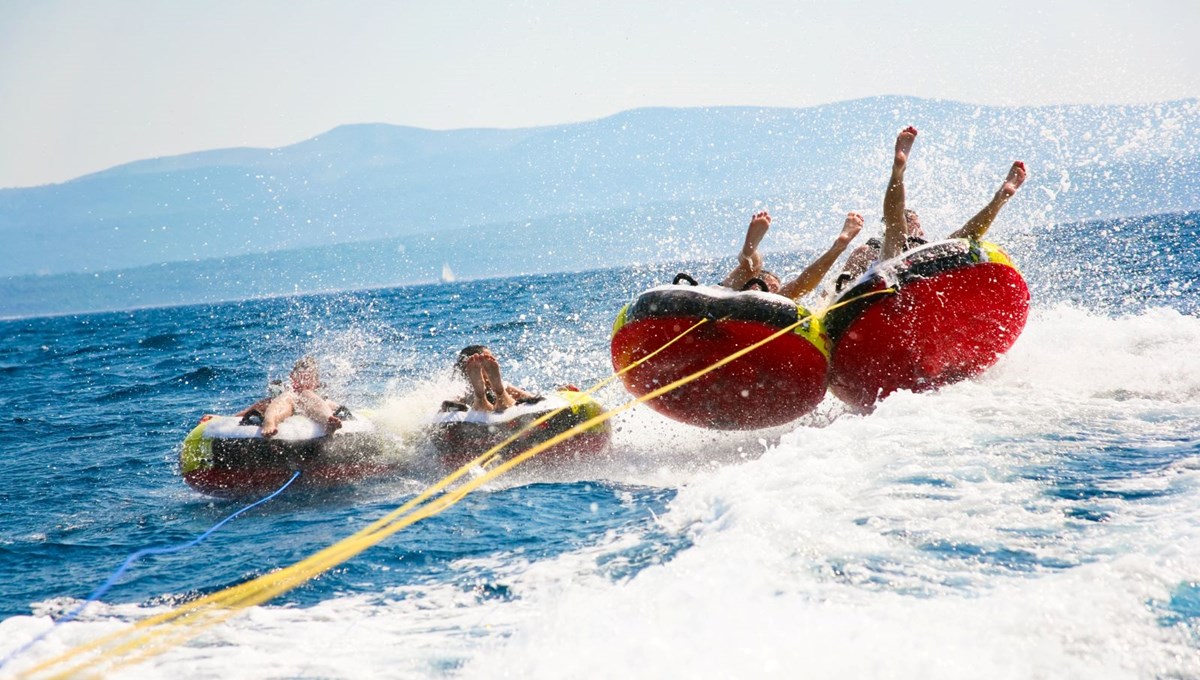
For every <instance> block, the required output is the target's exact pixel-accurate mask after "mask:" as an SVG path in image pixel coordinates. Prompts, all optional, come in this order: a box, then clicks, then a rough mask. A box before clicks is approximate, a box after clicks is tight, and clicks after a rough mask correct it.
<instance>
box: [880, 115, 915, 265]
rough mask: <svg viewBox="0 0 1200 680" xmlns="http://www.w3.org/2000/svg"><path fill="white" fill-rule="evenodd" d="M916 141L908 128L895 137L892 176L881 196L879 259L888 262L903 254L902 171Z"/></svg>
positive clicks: (906, 225)
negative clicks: (881, 230)
mask: <svg viewBox="0 0 1200 680" xmlns="http://www.w3.org/2000/svg"><path fill="white" fill-rule="evenodd" d="M916 139H917V129H916V128H915V127H912V126H909V127H906V128H904V129H903V130H901V131H900V134H899V135H897V136H896V157H895V159H894V160H893V161H892V176H891V178H889V179H888V186H887V191H886V192H885V193H884V195H883V225H884V227H883V248H882V249H881V251H880V253H879V259H881V260H890V259H892V258H893V257H896V256H897V255H900V254H901V253H903V252H904V244H905V242H906V240H907V239H906V237H907V236H908V224H907V223H906V222H905V219H904V170H905V168H906V167H907V166H908V154H909V152H910V151H912V146H913V142H914V141H916Z"/></svg>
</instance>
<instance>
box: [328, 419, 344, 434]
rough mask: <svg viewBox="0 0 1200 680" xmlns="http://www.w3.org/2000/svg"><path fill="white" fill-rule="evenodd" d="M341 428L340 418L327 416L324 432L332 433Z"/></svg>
mask: <svg viewBox="0 0 1200 680" xmlns="http://www.w3.org/2000/svg"><path fill="white" fill-rule="evenodd" d="M340 429H342V419H341V418H338V417H337V416H329V420H326V421H325V434H333V433H334V432H337V431H338V430H340Z"/></svg>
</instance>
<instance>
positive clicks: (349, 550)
mask: <svg viewBox="0 0 1200 680" xmlns="http://www.w3.org/2000/svg"><path fill="white" fill-rule="evenodd" d="M890 292H894V291H893V290H892V289H890V288H889V289H885V290H879V291H873V292H870V293H866V294H864V295H860V296H858V297H855V298H853V299H851V300H845V301H843V302H839V303H837V304H836V305H833V306H831V307H829V308H827V309H826V310H824V311H825V312H828V311H829V310H831V309H834V308H836V307H840V306H842V305H845V304H849V303H851V302H854V301H856V300H858V299H861V298H863V297H867V296H871V295H880V294H885V293H890ZM813 316H814V315H812V314H809V315H807V316H804V317H801V318H799V319H797V320H796V321H795V322H794V323H792V324H791V325H789V326H787V327H786V328H781V329H779V330H778V331H776V332H775V333H773V334H771V335H769V336H767V337H766V338H763V339H762V340H759V341H758V342H755V343H753V344H751V345H748V346H746V347H744V348H742V349H740V350H738V351H736V352H734V353H732V354H730V355H728V356H726V357H725V358H723V359H720V360H719V361H717V362H715V363H713V364H711V365H709V366H707V367H706V368H703V369H701V370H699V371H697V372H695V373H692V374H690V375H687V376H684V377H682V378H680V379H678V380H676V381H674V382H671V383H669V384H666V385H663V386H662V387H659V388H657V389H655V390H653V391H651V392H649V393H647V394H644V395H642V396H640V397H637V398H636V399H632V400H630V401H627V402H625V403H624V404H622V405H620V406H618V407H616V408H614V409H611V410H608V411H605V412H603V413H600V414H599V415H596V416H594V417H592V418H590V419H588V420H586V421H584V422H582V423H579V424H577V425H575V426H574V427H572V428H570V429H568V430H565V431H563V432H561V433H559V434H557V435H554V436H553V437H551V438H549V439H547V440H545V441H543V442H541V443H539V444H537V445H536V446H533V447H530V448H529V449H527V450H525V451H522V452H521V453H519V454H517V455H515V456H513V457H512V458H509V459H507V460H505V461H503V462H502V463H500V464H499V465H497V466H496V467H494V468H492V469H490V470H487V471H486V472H484V473H483V474H482V475H480V476H478V477H476V478H474V479H472V480H469V481H467V482H464V483H463V484H461V485H459V486H457V487H456V488H454V489H453V490H451V491H448V492H447V493H445V494H443V495H441V496H439V497H438V498H435V499H433V500H429V499H430V498H431V497H432V496H434V495H435V494H437V493H438V492H440V491H443V490H445V489H447V488H448V487H449V486H450V485H451V484H453V483H454V482H455V481H457V480H458V479H460V478H462V477H463V476H464V475H466V474H467V472H469V471H470V470H471V469H473V468H474V467H475V466H478V465H480V464H482V463H485V462H487V463H490V462H492V461H493V459H495V457H496V455H497V454H498V452H499V451H501V450H503V449H504V447H506V446H508V445H509V444H511V443H513V442H514V441H516V440H517V439H519V438H520V437H522V436H524V435H525V434H526V433H527V432H529V431H530V430H531V429H533V428H535V427H537V426H538V425H540V424H541V423H544V422H546V421H547V420H549V419H550V418H552V417H554V416H555V415H557V414H558V413H560V412H562V411H563V410H564V409H565V408H568V407H563V408H560V409H557V410H555V411H552V412H550V413H547V414H545V415H543V416H541V417H539V418H538V419H536V420H535V421H533V422H532V423H530V424H529V425H528V426H526V427H525V428H523V429H522V430H521V431H519V432H517V433H515V434H513V435H511V436H510V437H508V438H507V439H505V440H504V441H502V442H500V443H499V444H497V445H496V446H493V447H492V448H491V449H488V450H487V451H485V452H483V453H482V454H480V455H479V456H477V457H475V458H474V459H473V460H471V461H470V462H468V463H466V464H465V465H463V466H462V467H460V468H458V469H457V470H455V471H454V472H452V473H450V474H449V475H447V476H446V477H445V478H443V479H442V480H440V481H438V482H437V483H435V484H433V485H432V486H430V487H429V488H427V489H425V490H424V491H422V492H421V493H420V494H418V495H417V496H415V497H414V498H412V499H411V500H409V501H408V502H406V503H404V504H403V505H401V506H400V507H399V508H397V509H395V510H393V511H391V512H389V513H388V514H386V515H384V516H383V517H381V518H379V519H378V520H375V521H374V522H372V523H371V524H369V525H368V526H366V527H364V528H363V529H361V530H359V531H358V532H356V533H354V534H352V535H351V536H348V537H347V538H344V539H342V540H341V541H338V542H337V543H335V544H333V545H331V546H329V547H327V548H324V549H322V550H320V551H318V552H316V553H314V554H313V555H311V556H309V557H307V558H305V559H303V560H301V561H299V562H296V563H295V564H293V565H291V566H288V567H285V568H283V569H280V570H278V571H276V572H273V573H270V574H265V575H263V576H260V577H258V578H255V579H252V580H250V581H247V582H245V583H242V584H239V585H236V586H233V587H230V588H226V589H225V590H222V591H218V592H216V593H212V594H210V595H207V596H205V597H202V598H199V599H197V600H194V601H192V602H189V603H187V604H184V605H181V606H179V607H177V608H175V609H173V610H171V611H168V612H164V613H162V614H158V615H155V616H152V617H149V618H146V619H143V620H142V621H139V622H137V623H135V624H133V625H132V626H130V627H129V628H127V629H125V630H121V631H117V632H114V633H110V634H108V635H105V636H102V637H100V638H98V639H96V640H93V641H91V642H87V643H84V644H82V645H79V646H77V647H74V648H72V649H70V650H67V651H66V652H64V653H62V654H60V655H58V656H56V657H53V658H51V659H48V660H46V661H43V662H42V663H40V664H38V665H37V666H34V667H33V668H30V669H29V670H28V671H26V673H27V674H29V675H31V676H32V675H34V674H40V673H52V675H51V676H50V677H55V678H59V677H74V676H77V675H79V674H81V673H84V672H91V673H96V674H100V673H104V672H106V671H111V670H115V669H117V668H122V667H124V666H128V665H133V664H136V663H140V662H141V661H143V660H145V659H147V658H150V657H151V656H154V655H155V654H158V653H160V652H163V651H165V650H167V649H170V648H171V647H174V646H177V645H179V644H183V643H186V642H187V641H188V640H190V639H192V638H194V637H196V636H197V635H199V634H201V633H202V632H203V631H204V630H206V629H208V628H210V627H211V626H214V625H217V624H219V623H221V622H222V621H225V620H226V619H228V618H229V617H231V616H233V615H234V614H236V613H237V612H238V610H241V609H244V608H246V607H252V606H255V605H258V604H262V603H264V602H267V601H269V600H271V599H273V598H275V597H277V596H279V595H281V594H283V593H285V592H288V591H289V590H292V589H293V588H296V587H297V586H299V585H301V584H303V583H305V582H307V581H309V580H310V579H312V578H314V577H316V576H318V575H320V574H322V573H324V572H326V571H328V570H329V569H332V568H333V567H335V566H337V565H339V564H342V563H343V562H345V561H347V560H349V559H351V558H353V557H355V556H356V555H358V554H360V553H362V552H363V551H365V550H367V549H368V548H371V547H373V546H375V545H377V544H379V543H380V542H382V541H383V540H384V539H386V538H388V537H389V536H391V535H392V534H395V533H396V532H398V531H400V530H401V529H404V528H405V527H408V526H409V525H412V524H414V523H416V522H419V521H421V520H422V519H426V518H428V517H432V516H434V515H436V514H438V513H440V512H442V511H443V510H446V509H447V508H449V507H451V506H453V505H454V504H456V503H458V502H459V501H460V500H462V499H463V498H464V497H466V496H467V495H468V494H469V493H471V492H472V491H474V490H476V489H478V488H479V487H480V486H483V485H484V484H486V483H488V482H490V481H492V480H493V479H496V478H497V477H499V476H501V475H503V474H505V473H507V472H508V471H509V470H511V469H512V468H514V467H516V466H517V465H520V464H521V463H523V462H525V461H526V460H529V459H530V458H533V457H534V456H536V455H538V454H540V453H542V452H543V451H545V450H547V449H549V448H551V447H553V446H555V445H557V444H559V443H561V442H564V441H566V440H568V439H570V438H572V437H574V436H575V435H577V434H579V433H581V432H585V431H587V430H589V429H591V428H592V427H595V426H597V425H599V424H601V423H604V422H606V421H608V420H609V419H611V418H613V417H614V416H616V415H617V414H619V413H623V412H625V411H627V410H629V409H630V408H633V407H634V406H636V405H637V404H640V403H645V402H647V401H650V400H651V399H656V398H658V397H660V396H662V395H664V394H667V393H668V392H671V391H672V390H675V389H678V388H679V387H682V386H684V385H686V384H688V383H690V382H692V381H694V380H697V379H699V378H701V377H703V376H705V375H707V374H708V373H711V372H712V371H715V370H717V369H718V368H721V367H722V366H725V365H726V364H728V363H730V362H732V361H735V360H737V359H739V358H741V357H742V356H745V355H746V354H749V353H750V352H752V351H754V350H756V349H758V348H759V347H762V346H763V345H765V344H767V343H769V342H771V341H772V340H775V339H776V338H779V337H781V336H783V335H786V334H787V333H790V332H792V331H793V330H794V329H796V328H797V327H798V326H800V325H801V324H803V323H805V322H806V321H808V320H810V319H811V318H813ZM706 321H707V319H701V320H700V321H698V322H696V323H695V324H694V325H692V326H691V327H689V328H687V329H686V330H684V331H683V332H681V333H680V334H679V335H677V336H675V337H674V338H672V339H671V340H670V341H668V342H667V343H666V344H664V345H663V346H662V347H659V348H658V349H656V350H655V351H653V352H651V353H649V354H647V355H646V356H644V357H642V358H641V359H638V360H637V361H634V362H632V363H630V364H629V365H628V366H626V367H625V368H624V369H622V370H620V371H618V372H617V373H614V374H613V375H610V376H608V377H607V378H605V379H604V380H602V381H600V382H599V383H597V384H596V385H594V386H592V387H590V388H588V389H587V390H585V391H584V392H583V393H584V394H591V393H593V392H595V391H596V390H598V389H600V388H602V387H604V386H605V385H608V384H609V383H611V382H612V381H613V380H615V379H617V378H618V377H620V376H621V375H623V374H624V373H626V372H628V371H630V370H632V369H634V368H636V367H637V366H639V365H641V364H642V363H645V362H646V361H648V360H650V359H651V358H652V357H654V356H655V355H657V354H658V353H660V352H662V351H663V350H665V349H666V348H667V347H670V346H671V345H672V344H674V343H675V342H677V341H679V340H680V339H681V338H683V337H684V336H686V335H687V334H689V333H691V332H692V331H694V330H695V329H696V328H698V327H700V326H701V325H702V324H704V323H706ZM425 501H428V502H425ZM142 631H144V632H142ZM155 642H157V644H153V643H155ZM135 652H136V653H135ZM81 655H89V656H88V657H87V658H84V659H82V660H79V661H78V662H76V663H75V664H74V665H71V666H69V667H66V668H62V666H63V665H64V664H67V662H69V661H71V660H72V659H75V658H76V657H79V656H81ZM106 662H107V665H105V664H106Z"/></svg>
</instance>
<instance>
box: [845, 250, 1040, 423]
mask: <svg viewBox="0 0 1200 680" xmlns="http://www.w3.org/2000/svg"><path fill="white" fill-rule="evenodd" d="M889 288H892V289H895V291H894V292H891V293H884V294H876V295H872V293H878V292H880V291H885V290H887V289H889ZM864 295H865V296H866V297H861V299H858V300H855V301H854V302H851V303H849V304H847V305H845V306H843V307H839V308H837V309H832V310H830V311H829V312H827V313H826V314H825V316H824V323H825V329H826V331H827V332H828V334H829V337H830V340H831V341H832V343H833V352H832V354H831V358H830V378H829V387H830V391H832V392H833V393H834V395H836V396H837V397H838V398H839V399H841V400H842V401H844V402H846V403H847V404H849V405H850V406H852V407H854V408H856V409H860V410H869V409H870V408H872V407H873V405H874V404H875V403H876V402H877V401H878V400H880V399H882V398H884V397H886V396H887V395H889V394H891V393H892V392H895V391H897V390H911V391H924V390H929V389H936V388H938V387H941V386H943V385H947V384H951V383H954V382H958V381H960V380H964V379H966V378H970V377H972V376H975V375H978V374H980V373H982V372H983V371H985V370H987V369H988V368H989V367H991V366H992V365H994V364H995V363H996V361H998V360H999V357H1000V356H1001V355H1003V354H1004V353H1005V352H1007V351H1008V349H1009V348H1010V347H1012V345H1013V343H1014V342H1016V340H1017V337H1018V336H1019V335H1020V334H1021V331H1022V330H1023V329H1024V327H1025V321H1026V319H1027V318H1028V315H1029V288H1028V287H1027V286H1026V284H1025V280H1024V279H1023V278H1022V277H1021V274H1020V272H1018V271H1017V269H1016V268H1015V267H1014V266H1013V264H1012V261H1011V260H1010V259H1009V257H1008V255H1007V254H1006V253H1005V252H1004V251H1003V250H1001V249H1000V248H999V247H998V246H996V245H995V244H992V243H986V242H972V241H967V240H965V239H952V240H949V241H941V242H937V243H931V244H928V245H926V246H922V247H920V248H915V249H913V250H911V251H908V252H906V253H905V254H903V255H901V256H900V257H897V258H894V259H892V260H888V261H885V262H881V263H879V264H877V265H876V266H874V267H872V269H871V270H869V271H868V272H867V273H866V274H865V275H864V276H863V277H862V278H861V279H859V280H858V281H857V282H856V283H855V284H854V285H853V286H851V287H850V289H849V290H847V291H846V292H845V293H843V294H842V295H841V296H840V298H839V300H852V299H854V298H859V297H860V296H864Z"/></svg>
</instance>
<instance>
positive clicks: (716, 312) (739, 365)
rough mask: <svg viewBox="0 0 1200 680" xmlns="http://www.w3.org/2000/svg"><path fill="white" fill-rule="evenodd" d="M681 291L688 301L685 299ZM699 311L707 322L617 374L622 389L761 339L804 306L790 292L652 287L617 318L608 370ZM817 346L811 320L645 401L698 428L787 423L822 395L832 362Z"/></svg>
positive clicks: (643, 388) (645, 386) (659, 380)
mask: <svg viewBox="0 0 1200 680" xmlns="http://www.w3.org/2000/svg"><path fill="white" fill-rule="evenodd" d="M673 296H674V297H673ZM680 296H683V297H684V298H687V299H684V300H682V302H681V300H680V299H679V298H680ZM706 298H707V300H706ZM697 305H699V307H698V306H697ZM678 312H691V313H687V314H681V313H678ZM705 316H707V317H709V318H711V319H713V320H711V321H709V322H707V323H705V324H703V325H701V326H700V327H698V328H697V329H695V330H693V331H692V332H690V333H688V334H687V335H686V336H684V337H683V338H682V339H680V340H679V341H678V342H676V343H675V344H673V345H671V346H670V347H667V348H666V349H665V350H663V351H662V352H661V353H659V354H657V355H655V356H654V357H652V358H651V359H650V360H649V361H647V362H645V363H643V364H641V365H639V366H637V367H636V368H634V369H633V370H631V371H629V372H628V373H625V374H624V375H622V380H623V381H624V382H625V386H626V388H628V389H629V391H630V392H631V393H633V394H634V395H636V396H639V397H640V396H645V395H646V394H648V393H650V392H652V391H654V390H655V389H657V388H659V387H662V386H664V385H667V384H669V383H671V382H674V381H676V380H678V379H680V378H683V377H685V376H688V375H691V374H693V373H696V372H698V371H701V370H703V369H705V368H707V367H709V366H711V365H713V364H715V363H717V362H718V361H720V360H721V359H724V358H726V357H728V356H729V355H731V354H733V353H734V352H737V351H738V350H740V349H742V348H745V347H748V346H750V345H752V344H754V343H756V342H758V341H760V340H763V339H765V338H767V337H768V336H770V335H772V334H773V333H775V332H777V331H779V330H780V329H781V328H785V327H787V326H788V325H791V324H792V323H795V322H796V320H797V319H798V318H800V317H801V316H807V312H806V311H804V310H802V309H801V308H798V307H797V306H796V305H795V303H794V302H792V301H791V300H788V299H787V298H783V297H780V296H778V295H769V294H766V293H732V292H730V291H720V290H717V289H711V288H699V287H689V286H662V287H659V288H656V289H651V290H650V291H647V292H646V293H643V294H642V296H640V297H639V298H638V300H635V301H634V302H633V303H632V304H631V305H630V306H628V307H626V308H625V309H623V310H622V313H621V315H620V316H619V317H618V320H617V324H616V327H615V330H614V333H613V338H612V361H613V368H614V369H616V370H617V371H621V370H624V369H625V368H627V367H628V366H629V365H631V364H633V363H634V362H636V361H638V360H639V359H641V358H643V357H645V356H647V355H649V354H651V353H652V352H654V351H655V350H658V349H659V348H661V347H663V346H664V345H666V344H667V343H668V342H670V341H671V340H672V339H673V338H675V337H676V336H678V335H679V334H680V333H682V332H683V331H684V330H686V329H688V328H689V327H691V326H693V325H694V324H695V323H696V322H697V321H699V320H700V319H701V318H704V317H705ZM739 317H740V318H739ZM823 349H824V337H823V336H821V335H820V331H819V325H817V324H816V323H815V322H812V323H807V324H805V325H804V326H803V327H802V328H801V329H797V330H795V331H792V332H788V333H785V334H784V335H782V336H780V337H778V338H776V339H775V340H772V341H771V342H769V343H767V344H766V345H763V346H762V347H759V348H758V349H756V350H754V351H752V352H750V353H749V354H746V355H744V356H742V357H739V358H738V359H736V360H734V361H732V362H730V363H729V364H726V365H725V366H722V367H721V368H719V369H716V370H715V371H712V372H710V373H708V374H706V375H704V376H703V377H701V378H698V379H696V380H695V381H693V382H690V383H688V384H686V385H684V386H682V387H679V388H676V389H674V390H672V391H670V392H668V393H666V394H664V395H662V396H659V397H657V398H655V399H652V400H650V401H649V402H647V404H648V405H649V406H650V408H652V409H654V410H655V411H658V412H659V413H661V414H663V415H665V416H667V417H668V418H671V419H674V420H677V421H679V422H682V423H687V424H689V425H695V426H697V427H706V428H711V429H718V430H754V429H760V428H766V427H774V426H777V425H784V424H786V423H789V422H792V421H793V420H796V419H797V418H799V417H800V416H802V415H804V414H806V413H808V412H810V411H811V410H812V409H813V408H815V407H816V406H817V404H819V403H820V402H821V399H822V398H824V396H825V384H826V377H827V373H828V361H827V358H826V355H825V353H824V352H823V351H822V350H823Z"/></svg>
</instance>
